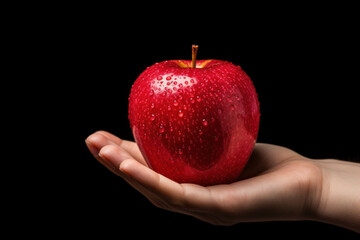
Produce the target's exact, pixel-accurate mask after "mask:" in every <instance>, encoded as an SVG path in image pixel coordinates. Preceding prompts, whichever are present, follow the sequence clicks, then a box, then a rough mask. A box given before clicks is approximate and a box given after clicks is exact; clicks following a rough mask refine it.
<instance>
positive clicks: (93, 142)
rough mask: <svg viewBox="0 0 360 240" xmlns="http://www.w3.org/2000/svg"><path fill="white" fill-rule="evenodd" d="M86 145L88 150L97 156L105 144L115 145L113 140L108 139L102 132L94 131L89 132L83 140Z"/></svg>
mask: <svg viewBox="0 0 360 240" xmlns="http://www.w3.org/2000/svg"><path fill="white" fill-rule="evenodd" d="M85 142H86V145H87V146H88V148H89V150H90V152H91V153H92V154H93V155H94V156H97V155H98V154H99V151H100V149H101V148H103V147H104V146H106V145H117V144H116V143H115V142H114V141H112V140H110V139H109V138H107V137H105V136H104V135H103V134H100V133H99V132H95V133H93V134H91V135H90V136H89V137H87V138H86V140H85Z"/></svg>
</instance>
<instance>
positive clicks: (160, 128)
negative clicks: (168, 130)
mask: <svg viewBox="0 0 360 240" xmlns="http://www.w3.org/2000/svg"><path fill="white" fill-rule="evenodd" d="M159 132H160V133H163V132H165V128H164V127H163V126H162V125H160V127H159Z"/></svg>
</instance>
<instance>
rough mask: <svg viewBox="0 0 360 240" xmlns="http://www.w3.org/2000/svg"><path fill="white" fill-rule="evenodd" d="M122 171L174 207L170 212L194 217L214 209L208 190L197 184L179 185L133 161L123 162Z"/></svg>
mask: <svg viewBox="0 0 360 240" xmlns="http://www.w3.org/2000/svg"><path fill="white" fill-rule="evenodd" d="M120 170H121V171H122V172H124V173H126V174H127V175H129V176H131V177H132V178H133V179H135V180H136V181H138V182H139V183H140V184H142V185H143V186H144V187H145V188H146V189H148V190H150V192H152V193H154V194H155V195H157V196H159V197H160V198H161V199H162V200H163V201H165V202H166V203H167V205H168V206H170V207H172V209H169V210H175V211H178V212H183V213H188V214H191V215H192V212H193V211H194V210H196V211H201V210H202V209H208V208H209V207H210V208H211V207H213V202H212V198H211V196H210V195H211V192H210V191H209V189H208V188H205V187H202V186H200V185H196V184H179V183H177V182H174V181H172V180H171V179H169V178H167V177H165V176H163V175H161V174H158V173H156V172H154V171H153V170H152V169H150V168H147V167H145V166H144V165H142V164H139V163H138V162H136V161H134V160H132V159H127V160H125V161H123V162H122V163H121V165H120Z"/></svg>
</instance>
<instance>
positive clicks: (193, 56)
mask: <svg viewBox="0 0 360 240" xmlns="http://www.w3.org/2000/svg"><path fill="white" fill-rule="evenodd" d="M198 47H199V46H198V45H192V62H191V67H192V68H196V55H197V51H198Z"/></svg>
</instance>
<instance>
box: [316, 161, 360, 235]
mask: <svg viewBox="0 0 360 240" xmlns="http://www.w3.org/2000/svg"><path fill="white" fill-rule="evenodd" d="M313 161H314V163H315V164H316V165H318V166H319V168H320V169H321V172H322V177H321V182H320V183H319V186H318V189H317V193H316V195H317V196H314V198H315V199H317V200H316V204H314V206H313V208H312V211H311V219H312V220H315V221H320V222H325V223H329V224H333V225H337V226H340V227H344V228H348V229H351V230H353V231H357V232H360V197H359V196H360V189H359V187H358V184H357V183H358V182H360V165H359V164H356V163H350V162H345V161H340V160H334V159H325V160H313Z"/></svg>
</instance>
